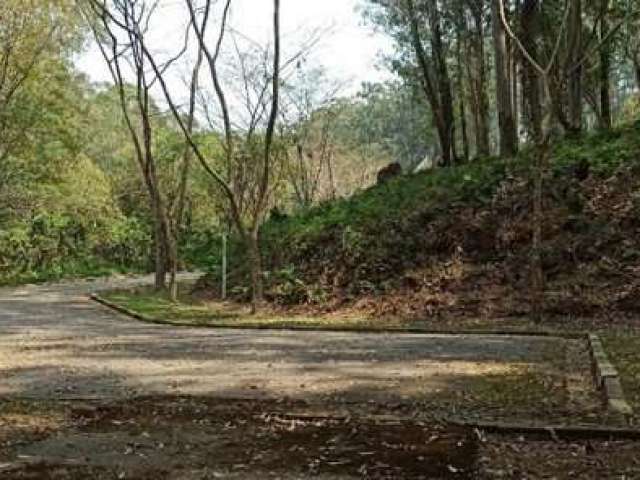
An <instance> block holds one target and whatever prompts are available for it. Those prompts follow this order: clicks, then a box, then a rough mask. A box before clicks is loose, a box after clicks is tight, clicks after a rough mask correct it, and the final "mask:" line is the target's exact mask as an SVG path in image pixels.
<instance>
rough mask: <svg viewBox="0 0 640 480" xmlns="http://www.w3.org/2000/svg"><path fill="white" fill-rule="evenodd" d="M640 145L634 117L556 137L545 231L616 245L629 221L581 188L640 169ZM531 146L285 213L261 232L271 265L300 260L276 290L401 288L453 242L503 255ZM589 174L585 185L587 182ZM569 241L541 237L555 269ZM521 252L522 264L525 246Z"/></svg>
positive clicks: (526, 197)
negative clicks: (500, 239)
mask: <svg viewBox="0 0 640 480" xmlns="http://www.w3.org/2000/svg"><path fill="white" fill-rule="evenodd" d="M638 151H640V125H639V124H634V125H628V126H625V127H623V128H621V129H618V130H616V131H613V132H606V133H605V132H597V133H594V134H590V135H585V136H583V137H580V138H566V139H563V140H561V141H558V142H557V143H556V144H555V145H554V148H553V155H552V162H551V171H550V172H549V174H548V175H547V179H546V181H545V185H546V190H547V192H548V193H547V197H548V203H549V204H548V207H547V208H548V210H549V212H550V215H552V216H553V217H552V218H550V219H549V220H548V221H547V225H546V226H545V229H546V230H549V232H553V233H554V234H556V235H559V234H558V233H557V232H563V231H568V232H571V234H572V235H582V236H587V238H591V239H594V238H599V239H601V240H600V241H601V242H602V245H609V244H611V245H612V246H615V245H616V243H615V242H618V241H621V240H622V237H620V235H622V233H621V232H620V228H621V225H625V224H627V223H628V222H629V221H630V220H624V221H623V220H620V222H618V223H614V222H613V221H612V219H611V218H609V217H607V216H600V214H599V213H598V217H597V218H594V217H593V216H591V217H590V216H589V215H587V212H586V210H585V209H586V205H587V200H586V199H585V198H584V195H585V192H584V188H586V187H588V188H597V185H598V182H600V181H603V180H605V179H610V180H609V185H614V184H612V183H610V182H611V181H613V180H617V177H616V176H618V175H619V174H620V173H619V172H621V169H624V172H627V171H629V172H633V171H635V172H636V174H638V173H640V169H639V168H638V167H640V159H639V158H638ZM534 153H535V152H533V151H532V150H531V149H529V150H524V151H523V152H522V153H521V154H520V155H519V156H518V157H517V158H515V159H513V160H509V161H508V162H505V161H503V160H501V159H496V158H487V159H482V160H478V161H474V162H471V163H468V164H462V165H458V166H456V167H452V168H448V169H437V170H434V171H431V172H423V173H419V174H415V175H404V176H401V177H398V178H395V179H392V180H391V181H389V182H387V183H385V184H382V185H378V186H375V187H372V188H370V189H368V190H366V191H364V192H361V193H359V194H357V195H354V196H353V197H351V198H348V199H341V200H337V201H335V202H325V203H323V204H321V205H318V206H316V207H314V208H311V209H308V210H306V211H303V212H300V213H299V214H296V215H293V216H291V217H288V218H287V219H284V220H283V219H279V220H278V221H270V222H268V223H267V224H266V225H265V226H264V228H263V230H262V239H263V244H264V248H263V251H264V256H265V258H266V260H267V264H268V266H269V269H271V270H273V271H283V270H286V269H288V268H289V266H290V265H295V266H296V270H295V271H296V280H295V282H293V283H292V282H291V281H290V280H289V279H287V278H284V279H282V281H281V282H275V286H272V292H273V293H274V295H276V296H278V295H280V294H281V295H283V296H284V297H287V298H289V297H291V295H292V292H294V293H295V292H296V289H295V288H292V287H296V285H304V286H305V289H306V290H307V291H308V290H314V289H315V290H316V291H323V292H324V296H323V294H320V295H318V298H326V295H327V294H329V293H330V292H331V291H332V290H334V289H337V290H338V291H342V292H343V293H346V294H347V295H352V294H356V295H357V294H363V293H367V294H370V293H371V294H376V293H381V292H384V291H386V290H387V289H388V287H389V286H393V285H397V282H398V281H399V280H400V279H401V278H402V275H403V272H406V271H407V270H411V269H412V268H418V267H420V266H424V265H427V264H428V263H429V262H432V261H436V260H437V259H438V258H439V257H441V256H442V257H445V258H451V257H452V256H453V255H455V252H456V249H458V248H460V249H461V251H463V252H464V254H465V255H468V256H471V257H473V258H476V259H480V260H482V261H483V262H484V261H491V260H492V259H493V260H496V261H500V259H502V258H503V257H504V255H505V254H506V250H505V249H504V248H502V247H498V246H497V243H496V237H497V235H498V233H499V232H498V229H499V228H501V227H500V225H501V224H503V223H504V222H508V221H511V220H510V218H509V215H511V214H510V213H509V212H512V211H513V208H517V209H519V210H520V211H521V212H522V211H524V212H525V213H526V209H527V208H528V206H529V205H530V194H531V188H532V178H533V174H534V171H533V166H532V164H533V162H532V161H531V158H532V155H533V154H534ZM623 175H626V174H623ZM587 179H589V180H590V182H587V183H586V184H584V185H583V183H582V182H584V181H586V180H587ZM510 185H513V187H510ZM512 188H515V189H512ZM607 188H608V187H607ZM625 188H627V187H625ZM628 188H632V186H629V187H628ZM505 189H506V190H505ZM505 192H506V193H505ZM603 193H604V194H606V195H607V196H613V197H612V200H611V201H616V202H618V201H619V202H622V201H623V200H622V197H620V198H621V199H620V200H616V198H615V190H613V191H611V192H609V190H606V191H604V192H603ZM636 197H637V196H636ZM636 197H634V196H631V197H630V198H631V203H630V205H635V203H634V200H633V199H634V198H636ZM501 202H502V203H501ZM509 202H513V204H511V203H509ZM625 205H626V204H625ZM502 208H504V209H506V210H505V211H503V210H501V209H502ZM590 208H595V207H594V206H593V205H592V206H591V207H590ZM598 208H602V207H598ZM611 208H618V207H614V206H612V207H611ZM625 211H626V210H625ZM551 212H553V213H551ZM565 215H566V217H565ZM591 215H593V213H592V214H591ZM625 215H626V214H625ZM629 215H631V216H632V214H631V213H630V214H629ZM519 218H521V219H522V222H524V223H523V224H522V225H514V227H513V228H515V229H516V230H515V233H513V234H514V235H516V237H514V238H517V240H515V242H516V243H515V244H514V247H513V248H518V249H521V248H522V247H524V249H525V250H526V248H527V245H529V242H530V233H528V228H529V227H528V223H527V218H530V217H527V216H526V215H524V216H523V214H522V213H520V214H519ZM625 218H626V217H625ZM598 229H599V230H598ZM580 232H582V233H580ZM509 235H511V233H510V234H509ZM580 238H582V237H580ZM616 239H619V240H616ZM566 241H567V240H566V239H564V237H558V239H557V240H553V241H551V240H549V241H548V242H547V243H546V244H545V246H544V248H545V252H546V254H545V257H546V258H547V261H548V262H549V263H550V265H549V268H557V266H558V265H559V264H561V263H562V262H563V261H564V258H565V256H566V255H567V252H566V245H567V243H566ZM571 241H572V242H576V243H575V244H574V247H572V248H574V250H573V251H574V254H575V248H581V249H582V248H585V249H586V250H584V253H581V255H582V256H583V257H585V258H590V256H592V253H589V252H590V250H589V247H588V245H587V244H586V243H585V244H584V247H583V241H582V240H580V241H578V240H575V239H573V240H571ZM627 243H629V242H627ZM630 243H633V242H630ZM575 245H577V246H575ZM634 245H635V244H633V245H630V246H628V247H625V249H624V250H625V252H627V253H624V252H622V254H624V255H632V252H633V251H634V248H635V247H634ZM612 248H613V247H612ZM616 248H617V247H616ZM618 250H620V249H617V250H616V252H618ZM519 251H520V250H519ZM581 252H582V250H581ZM629 252H631V253H629ZM618 253H620V252H618ZM618 253H615V255H618ZM522 255H523V257H522V259H523V260H522V261H525V262H526V258H527V256H526V252H525V253H523V254H522ZM552 264H554V265H552ZM283 288H284V290H282V289H283ZM308 298H309V297H306V300H304V301H305V302H306V301H308Z"/></svg>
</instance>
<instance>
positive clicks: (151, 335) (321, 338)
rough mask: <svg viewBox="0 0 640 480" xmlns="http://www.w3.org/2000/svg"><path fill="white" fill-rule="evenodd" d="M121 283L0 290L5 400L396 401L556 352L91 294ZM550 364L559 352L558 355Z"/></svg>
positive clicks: (532, 363)
mask: <svg viewBox="0 0 640 480" xmlns="http://www.w3.org/2000/svg"><path fill="white" fill-rule="evenodd" d="M150 281H151V278H121V279H108V280H95V281H83V282H72V283H61V284H53V285H40V286H26V287H20V288H5V289H0V396H5V397H7V396H9V397H26V398H43V399H50V400H56V399H65V398H88V399H91V398H114V399H117V398H123V397H124V398H126V397H129V396H133V395H136V396H139V395H166V394H190V395H191V394H193V395H214V396H224V397H233V398H252V397H257V398H281V397H289V398H303V399H314V398H317V399H326V398H328V397H331V398H335V397H337V396H340V397H342V398H346V399H349V400H351V399H352V400H356V401H362V400H364V401H372V400H373V401H388V400H393V401H402V400H411V399H416V398H424V397H425V396H429V395H435V394H441V393H442V392H446V391H452V390H464V389H465V386H466V384H467V383H468V382H469V381H473V380H474V379H477V378H479V377H483V376H494V377H495V376H500V375H503V374H508V373H509V372H511V371H514V369H516V370H517V369H522V368H533V369H540V370H544V369H545V368H551V367H550V366H549V364H550V362H551V359H550V357H556V356H558V357H559V358H562V355H563V352H564V350H565V347H566V344H567V341H565V340H562V339H557V338H539V337H517V338H514V337H509V336H465V335H413V334H357V333H327V332H283V331H264V330H262V331H255V330H254V331H250V330H246V331H245V330H224V329H218V330H213V329H197V328H176V327H168V326H161V325H150V324H144V323H141V322H138V321H135V320H131V319H129V318H127V317H124V316H122V315H118V314H116V313H114V312H112V311H110V310H108V309H106V308H105V307H103V306H101V305H98V304H96V303H94V302H93V301H91V300H89V299H88V298H87V294H88V293H90V292H93V291H100V290H104V289H109V288H116V287H123V286H128V285H132V286H133V285H139V284H145V283H149V282H150ZM555 360H557V358H555Z"/></svg>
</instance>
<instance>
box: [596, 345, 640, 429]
mask: <svg viewBox="0 0 640 480" xmlns="http://www.w3.org/2000/svg"><path fill="white" fill-rule="evenodd" d="M588 343H589V351H590V353H591V368H592V371H593V377H594V379H595V382H596V386H597V387H598V390H600V391H601V392H602V396H603V400H604V403H605V406H606V408H607V412H608V414H609V415H610V416H611V420H613V421H616V422H621V423H627V422H628V420H629V417H631V415H633V409H632V408H631V406H630V405H629V403H628V402H627V400H626V398H625V396H624V390H623V389H622V384H621V383H620V375H619V374H618V370H617V369H616V368H615V367H614V366H613V364H612V363H611V362H610V361H609V357H608V356H607V353H606V352H605V350H604V347H603V346H602V340H601V339H600V337H599V336H598V335H596V334H595V333H590V334H589V335H588Z"/></svg>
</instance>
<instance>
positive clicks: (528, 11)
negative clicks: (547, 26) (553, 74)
mask: <svg viewBox="0 0 640 480" xmlns="http://www.w3.org/2000/svg"><path fill="white" fill-rule="evenodd" d="M538 9H539V3H538V0H525V1H524V3H523V4H522V13H521V17H520V25H521V28H522V37H521V38H522V45H523V46H524V47H525V48H526V50H527V52H529V55H531V58H533V59H534V60H536V61H537V60H538V48H537V40H538V35H539V33H540V30H539V12H538ZM522 94H523V95H522V98H523V108H524V118H525V119H526V120H527V123H526V126H527V130H528V132H529V136H530V137H531V138H533V139H535V140H536V142H537V141H538V140H539V139H540V137H541V135H542V106H541V98H540V78H539V75H538V73H537V72H536V70H535V68H534V66H533V65H531V63H530V62H528V61H526V60H523V62H522Z"/></svg>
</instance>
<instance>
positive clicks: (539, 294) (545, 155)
mask: <svg viewBox="0 0 640 480" xmlns="http://www.w3.org/2000/svg"><path fill="white" fill-rule="evenodd" d="M567 1H572V0H567ZM568 13H569V8H568V6H566V7H565V13H564V15H563V21H562V24H561V25H560V27H559V30H558V32H557V38H556V41H555V44H554V48H553V51H552V53H551V55H550V56H549V58H548V60H547V62H546V64H544V65H541V64H540V63H539V62H538V61H537V60H536V59H535V58H534V57H533V56H532V54H531V52H530V51H529V50H527V48H526V47H525V45H524V44H523V43H522V41H521V40H520V38H519V37H518V36H517V35H516V34H515V33H514V31H513V30H512V28H511V27H510V26H509V22H508V19H507V14H506V10H505V5H504V0H498V5H497V14H498V15H499V18H500V21H501V23H502V26H503V29H504V32H505V33H506V34H507V35H508V36H509V38H511V39H512V40H513V41H514V43H515V44H516V46H517V48H518V49H519V51H520V53H521V54H522V56H523V57H524V60H525V61H526V62H528V64H529V65H530V66H531V67H532V69H533V70H534V71H535V72H536V75H537V79H538V81H539V82H540V84H541V86H542V102H541V107H542V117H541V122H540V125H539V128H538V129H537V130H538V135H537V137H536V150H537V154H536V163H535V179H534V192H533V202H532V203H533V222H532V223H533V225H532V228H533V235H532V244H531V291H532V295H531V298H532V302H531V304H532V316H533V318H534V320H535V321H537V322H539V321H540V320H541V319H542V309H543V305H544V289H545V275H544V268H543V262H542V260H543V259H542V233H543V224H544V204H543V189H544V177H545V175H546V170H547V168H548V163H549V155H550V147H551V137H552V134H553V111H554V110H553V108H554V107H553V98H552V96H551V70H552V69H553V68H554V66H555V64H556V61H557V59H558V53H559V50H560V45H561V40H562V38H563V35H564V33H565V29H566V25H567V18H568Z"/></svg>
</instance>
